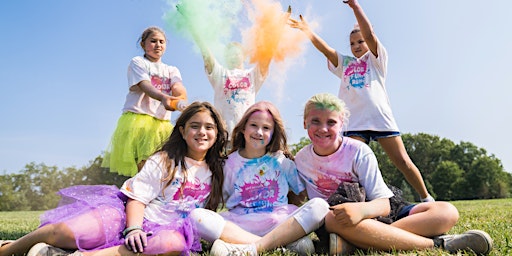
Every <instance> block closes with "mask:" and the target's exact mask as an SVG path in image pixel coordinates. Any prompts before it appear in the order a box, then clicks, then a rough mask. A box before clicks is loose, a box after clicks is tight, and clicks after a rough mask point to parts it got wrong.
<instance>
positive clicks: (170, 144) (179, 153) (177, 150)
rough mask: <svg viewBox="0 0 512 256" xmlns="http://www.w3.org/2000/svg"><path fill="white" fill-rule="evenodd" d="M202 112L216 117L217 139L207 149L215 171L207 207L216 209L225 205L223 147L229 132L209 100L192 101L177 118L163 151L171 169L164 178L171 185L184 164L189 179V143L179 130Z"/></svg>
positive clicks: (208, 163)
mask: <svg viewBox="0 0 512 256" xmlns="http://www.w3.org/2000/svg"><path fill="white" fill-rule="evenodd" d="M199 112H208V113H210V116H211V117H212V119H213V120H214V122H215V125H216V128H217V138H216V140H215V143H214V144H213V146H212V147H211V148H210V149H208V151H207V152H206V157H205V161H206V163H207V165H208V168H210V171H211V172H212V184H211V187H212V190H211V192H210V195H209V197H208V199H207V202H206V205H205V208H206V209H210V210H213V211H215V210H217V208H218V207H219V204H222V205H224V199H223V197H222V183H223V181H224V172H223V167H224V161H225V159H226V156H225V154H224V147H225V146H226V142H227V136H228V135H227V134H228V133H227V131H226V127H225V125H224V121H223V120H222V117H221V116H220V114H219V113H218V112H217V110H216V109H215V108H214V107H213V106H212V105H211V104H210V103H208V102H194V103H192V104H190V105H189V106H188V107H187V108H186V109H185V110H183V112H182V113H181V115H180V116H179V117H178V119H177V120H176V125H175V127H174V130H173V131H172V133H171V136H170V137H169V139H168V140H167V141H166V142H165V144H164V145H163V146H162V149H161V150H160V151H163V152H166V153H167V157H168V158H167V161H166V165H165V166H166V167H167V168H166V170H167V172H168V173H167V177H166V178H165V180H166V181H167V184H166V186H165V187H167V186H169V184H170V183H171V182H172V180H173V179H174V175H175V173H176V170H177V166H180V165H181V167H182V170H183V173H184V176H185V180H186V178H187V172H186V170H187V165H186V163H185V156H186V154H187V148H188V146H187V143H186V141H185V139H183V136H182V135H181V133H180V127H183V128H185V124H186V122H187V121H188V120H189V119H190V118H192V116H194V115H195V114H196V113H199ZM170 160H174V162H171V161H170ZM172 166H174V168H171V167H172ZM183 184H185V182H183Z"/></svg>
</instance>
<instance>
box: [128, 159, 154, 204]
mask: <svg viewBox="0 0 512 256" xmlns="http://www.w3.org/2000/svg"><path fill="white" fill-rule="evenodd" d="M162 165H163V159H162V157H161V156H160V155H154V156H152V157H150V158H149V159H148V160H147V161H146V163H145V164H144V167H143V168H142V169H141V170H140V172H138V173H137V174H136V175H135V176H133V177H132V178H130V179H128V180H127V181H125V182H124V184H123V186H122V187H121V192H123V193H124V194H125V195H126V196H128V197H129V198H131V199H134V200H137V201H140V202H142V203H144V204H146V205H147V204H148V203H149V202H151V200H153V199H154V198H156V197H157V196H158V195H159V193H160V192H161V190H162V177H163V170H162Z"/></svg>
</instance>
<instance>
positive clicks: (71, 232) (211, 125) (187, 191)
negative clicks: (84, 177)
mask: <svg viewBox="0 0 512 256" xmlns="http://www.w3.org/2000/svg"><path fill="white" fill-rule="evenodd" d="M176 127H177V128H178V129H174V130H173V132H172V134H171V136H170V137H169V139H168V140H167V141H166V143H165V144H164V145H163V147H162V148H161V150H160V151H158V152H156V153H155V154H154V155H152V156H151V157H150V158H149V159H148V161H147V162H146V164H145V165H144V167H143V168H142V170H141V171H140V172H139V173H137V174H136V175H135V176H134V177H132V178H130V179H128V180H127V181H126V182H125V183H124V185H123V186H122V188H121V189H120V190H119V189H117V188H116V187H115V186H103V185H98V186H76V187H70V188H66V189H63V190H61V191H60V193H61V195H62V196H63V200H62V201H61V205H60V206H59V207H58V208H56V209H54V210H50V211H47V212H45V213H44V214H43V215H42V217H41V226H40V227H39V228H38V229H37V230H35V231H33V232H31V233H29V234H27V235H25V236H23V237H22V238H20V239H18V240H16V241H14V242H11V243H7V244H5V245H3V246H2V247H0V255H13V254H14V255H24V253H26V252H27V251H28V250H29V249H30V248H31V247H32V249H31V250H30V251H29V252H28V254H27V255H32V256H34V255H54V254H59V253H60V254H59V255H61V254H62V255H66V254H67V253H66V251H64V250H62V249H60V248H63V249H66V250H72V251H74V250H76V249H78V250H79V251H77V252H75V253H74V255H93V254H94V255H135V254H138V253H144V254H153V255H154V254H180V253H184V254H188V253H189V252H190V251H199V250H200V249H201V247H200V243H199V238H198V234H196V232H195V231H194V228H193V224H192V223H191V220H190V218H188V215H189V213H190V211H192V209H195V208H199V207H206V208H207V209H212V210H215V209H217V207H218V206H219V205H220V204H221V203H223V201H222V194H221V193H222V181H223V172H222V166H223V163H224V157H223V154H222V152H223V151H224V146H225V144H226V141H227V138H226V134H227V132H226V129H225V127H224V124H223V121H222V120H221V117H220V115H219V114H218V113H217V111H216V110H215V109H214V108H213V106H212V105H211V104H209V103H207V102H203V103H200V102H194V103H193V104H191V105H190V106H189V107H187V108H186V109H185V110H184V111H183V113H182V114H181V115H180V117H179V118H178V120H177V121H176ZM34 245H35V246H34Z"/></svg>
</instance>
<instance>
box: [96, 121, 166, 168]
mask: <svg viewBox="0 0 512 256" xmlns="http://www.w3.org/2000/svg"><path fill="white" fill-rule="evenodd" d="M173 127H174V126H173V125H172V124H171V122H170V121H168V120H160V119H157V118H154V117H152V116H149V115H144V114H136V113H132V112H126V113H123V115H121V117H120V118H119V120H118V121H117V128H116V130H115V131H114V134H113V135H112V140H111V141H110V145H109V147H108V148H107V150H106V152H105V157H104V158H103V162H102V163H101V167H106V168H110V172H117V173H119V174H121V175H124V176H129V177H132V176H134V175H135V174H137V172H138V169H137V164H138V163H140V162H141V161H144V160H146V159H148V157H150V156H151V155H152V154H153V153H155V151H156V150H158V149H160V147H161V146H162V145H163V143H165V141H167V139H168V138H169V136H170V135H171V132H172V129H173Z"/></svg>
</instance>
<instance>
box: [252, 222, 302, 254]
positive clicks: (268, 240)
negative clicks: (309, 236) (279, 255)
mask: <svg viewBox="0 0 512 256" xmlns="http://www.w3.org/2000/svg"><path fill="white" fill-rule="evenodd" d="M305 235H306V231H304V229H303V228H302V226H301V225H300V224H299V222H297V220H296V219H295V218H294V217H291V218H288V219H287V220H286V221H285V222H283V223H281V224H279V226H277V227H276V228H274V229H273V230H272V231H270V232H269V233H267V234H266V235H265V236H264V237H262V238H261V239H260V240H259V241H257V242H256V243H255V244H256V248H257V250H258V252H264V251H268V250H272V249H275V248H277V247H279V246H283V245H287V244H289V243H292V242H294V241H296V240H298V239H299V238H302V237H304V236H305Z"/></svg>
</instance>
